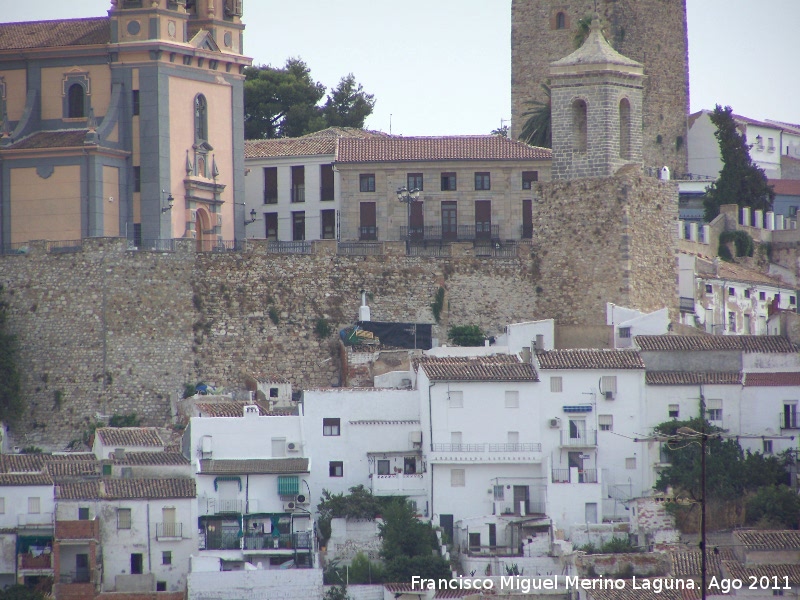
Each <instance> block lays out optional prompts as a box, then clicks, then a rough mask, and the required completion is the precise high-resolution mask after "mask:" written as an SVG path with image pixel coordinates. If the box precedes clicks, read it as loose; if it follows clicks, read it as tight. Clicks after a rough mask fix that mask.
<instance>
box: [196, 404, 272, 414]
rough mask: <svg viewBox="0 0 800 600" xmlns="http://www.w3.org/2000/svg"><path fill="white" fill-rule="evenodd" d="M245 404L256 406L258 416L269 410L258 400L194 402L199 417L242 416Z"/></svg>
mask: <svg viewBox="0 0 800 600" xmlns="http://www.w3.org/2000/svg"><path fill="white" fill-rule="evenodd" d="M245 406H255V407H256V408H258V414H259V416H263V415H265V414H267V413H268V412H269V411H268V409H266V408H265V407H264V406H262V405H261V404H259V403H258V402H198V403H197V404H195V408H196V409H197V412H198V413H200V415H199V416H201V417H243V416H244V407H245Z"/></svg>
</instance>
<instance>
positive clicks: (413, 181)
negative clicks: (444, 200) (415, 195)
mask: <svg viewBox="0 0 800 600" xmlns="http://www.w3.org/2000/svg"><path fill="white" fill-rule="evenodd" d="M406 184H407V185H406V187H407V188H408V189H409V190H413V189H414V188H416V189H418V190H419V191H420V192H421V191H422V173H409V174H408V176H407V177H406Z"/></svg>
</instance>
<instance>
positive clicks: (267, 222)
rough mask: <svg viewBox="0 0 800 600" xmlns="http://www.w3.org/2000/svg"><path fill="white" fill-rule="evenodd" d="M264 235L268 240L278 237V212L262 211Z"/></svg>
mask: <svg viewBox="0 0 800 600" xmlns="http://www.w3.org/2000/svg"><path fill="white" fill-rule="evenodd" d="M264 237H265V238H267V239H268V240H273V241H277V239H278V213H264Z"/></svg>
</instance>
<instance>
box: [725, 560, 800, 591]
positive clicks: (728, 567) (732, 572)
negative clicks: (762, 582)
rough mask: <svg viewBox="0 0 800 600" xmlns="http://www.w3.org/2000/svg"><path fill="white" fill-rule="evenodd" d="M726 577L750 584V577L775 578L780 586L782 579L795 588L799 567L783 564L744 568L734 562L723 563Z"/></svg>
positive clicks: (798, 581) (798, 578) (782, 583)
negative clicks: (786, 578) (786, 579)
mask: <svg viewBox="0 0 800 600" xmlns="http://www.w3.org/2000/svg"><path fill="white" fill-rule="evenodd" d="M722 564H723V566H724V567H725V571H726V575H727V576H728V577H733V578H735V579H741V580H742V581H746V582H748V583H749V582H750V577H756V578H757V579H760V578H761V577H768V578H770V579H772V578H773V577H777V578H778V581H779V582H780V586H783V585H784V581H785V580H784V577H788V578H789V583H790V584H794V585H795V586H796V585H797V584H798V583H800V565H798V564H784V565H780V564H778V565H776V564H770V565H753V566H749V567H745V566H744V565H743V564H741V563H739V562H736V561H724V562H723V563H722Z"/></svg>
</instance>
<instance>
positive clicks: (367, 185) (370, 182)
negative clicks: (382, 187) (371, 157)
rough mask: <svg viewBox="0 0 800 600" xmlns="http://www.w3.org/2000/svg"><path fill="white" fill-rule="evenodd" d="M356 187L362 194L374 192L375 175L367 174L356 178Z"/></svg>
mask: <svg viewBox="0 0 800 600" xmlns="http://www.w3.org/2000/svg"><path fill="white" fill-rule="evenodd" d="M358 185H359V190H361V191H362V192H374V191H375V175H374V174H372V173H367V174H365V175H359V176H358Z"/></svg>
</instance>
